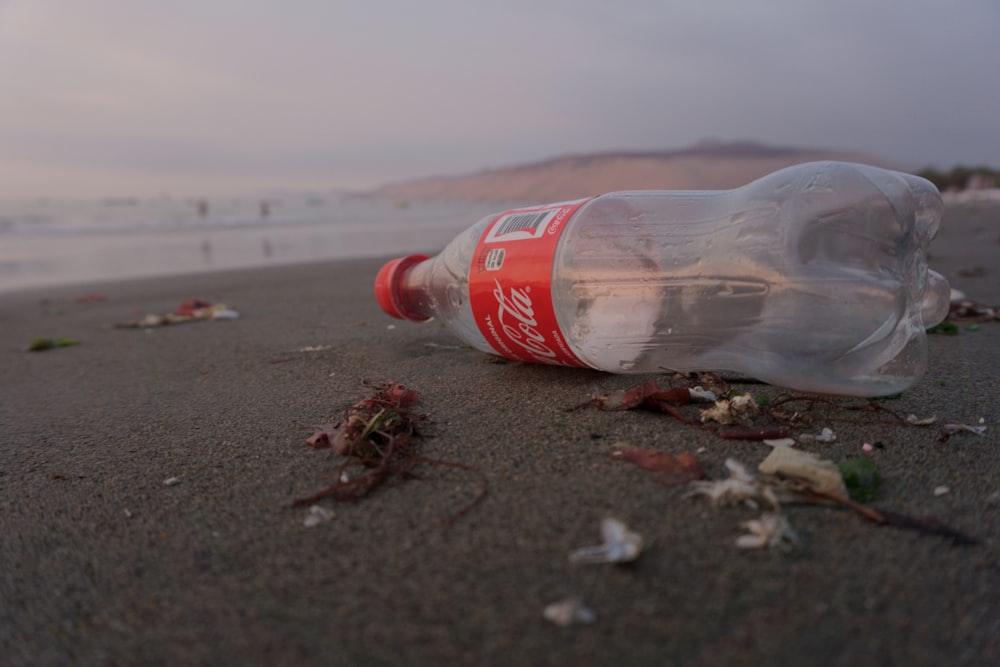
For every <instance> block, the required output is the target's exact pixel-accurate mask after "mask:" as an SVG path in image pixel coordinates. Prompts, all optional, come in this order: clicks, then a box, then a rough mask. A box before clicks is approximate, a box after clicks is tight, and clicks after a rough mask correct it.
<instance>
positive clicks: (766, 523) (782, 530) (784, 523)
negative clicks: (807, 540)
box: [736, 512, 801, 549]
mask: <svg viewBox="0 0 1000 667" xmlns="http://www.w3.org/2000/svg"><path fill="white" fill-rule="evenodd" d="M740 528H742V529H743V530H745V531H747V534H746V535H740V536H739V537H738V538H736V546H737V547H739V548H740V549H771V548H775V547H787V546H798V545H799V544H800V542H801V540H800V538H799V534H798V533H796V532H795V529H794V528H792V525H791V524H790V523H788V519H786V518H785V517H784V515H782V514H778V513H775V512H765V513H764V514H762V515H761V516H760V518H759V519H748V520H747V521H744V522H742V523H741V524H740Z"/></svg>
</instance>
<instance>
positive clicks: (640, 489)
mask: <svg viewBox="0 0 1000 667" xmlns="http://www.w3.org/2000/svg"><path fill="white" fill-rule="evenodd" d="M997 213H998V209H997V208H995V207H994V208H992V209H990V208H983V207H975V206H970V207H963V208H956V209H953V210H949V217H948V218H946V221H945V227H944V228H943V230H942V233H941V235H940V238H939V241H937V242H935V244H934V246H932V258H933V259H932V266H934V268H937V269H938V270H940V271H942V272H943V273H945V274H946V275H947V276H948V277H949V278H950V279H951V280H952V283H953V286H954V287H957V288H959V289H963V290H965V291H966V292H967V293H968V294H969V296H970V297H973V298H976V299H978V300H980V301H984V302H986V303H988V304H996V303H1000V288H998V284H997V276H998V273H1000V270H998V269H997V268H996V267H998V266H1000V244H998V243H997V240H998V237H1000V224H998V220H1000V216H998V215H997ZM380 265H381V262H380V261H371V260H363V261H362V260H356V261H341V262H336V263H326V264H310V265H302V266H292V267H281V268H269V269H259V270H247V271H235V272H227V273H216V274H211V275H200V276H183V277H176V278H168V279H162V278H161V279H155V280H137V281H131V282H128V283H112V284H102V285H87V286H77V287H73V288H62V289H55V288H49V289H45V290H36V291H26V292H12V293H7V294H3V295H0V330H2V332H3V336H2V346H0V368H2V373H0V395H2V401H0V434H2V441H0V525H2V537H0V545H2V546H0V599H2V605H0V607H2V612H0V613H2V622H0V663H2V664H5V665H61V664H80V665H83V664H87V665H94V664H149V665H157V664H172V665H177V664H185V665H228V664H242V665H291V664H294V665H330V664H358V665H411V664H436V665H440V664H461V665H472V664H476V665H480V664H483V665H565V664H594V665H602V664H605V665H606V664H628V665H644V664H650V665H653V664H676V665H762V664H767V665H800V664H811V665H851V666H852V667H857V666H861V665H886V664H908V665H945V664H947V665H986V664H995V662H993V661H995V660H996V659H997V656H1000V566H998V563H1000V495H998V494H1000V457H998V455H997V425H998V420H1000V409H998V407H997V404H996V401H997V399H996V397H997V395H998V394H1000V382H998V373H997V369H998V368H1000V323H988V324H983V325H982V326H981V327H980V328H979V330H977V331H966V330H962V331H961V332H960V333H959V334H958V335H954V336H945V335H934V336H930V341H929V348H930V369H929V371H928V373H927V375H926V377H925V378H924V380H923V381H921V382H920V383H919V384H918V385H917V386H915V387H914V388H913V389H911V390H909V391H907V392H905V393H904V394H903V395H902V396H901V397H900V398H898V399H896V400H893V401H885V402H884V405H885V406H886V407H889V408H891V409H892V410H894V411H897V412H899V413H901V414H904V415H907V414H911V413H912V414H915V415H917V416H920V417H926V416H931V415H936V416H937V417H939V418H940V419H941V420H943V421H945V422H955V423H964V424H972V425H978V424H979V422H980V420H981V419H982V420H984V421H983V424H984V425H986V426H987V429H988V430H987V432H986V435H985V436H978V435H974V434H972V433H960V434H957V435H954V436H952V437H950V438H948V439H947V440H946V441H941V439H940V435H941V428H940V424H937V425H933V426H928V427H923V428H919V427H908V426H904V425H901V424H899V423H897V422H895V421H893V420H892V418H891V417H890V416H889V415H888V414H887V413H883V412H876V411H870V410H861V411H859V410H849V409H847V406H850V405H858V404H860V403H864V401H857V400H854V401H850V400H836V401H834V402H833V404H828V403H818V404H816V405H814V406H812V407H809V406H808V405H807V404H800V407H801V409H802V410H803V411H804V412H805V413H806V416H807V417H808V418H810V419H812V422H813V423H812V425H811V426H810V427H808V428H803V429H800V431H805V432H818V431H819V430H820V429H821V428H822V427H824V426H828V427H830V428H832V429H833V430H834V431H835V432H836V435H837V440H836V441H835V442H832V443H825V444H821V443H816V444H812V445H809V446H808V447H807V449H809V450H810V451H815V452H818V453H820V454H822V455H823V456H824V457H826V458H829V459H832V460H834V461H842V460H845V459H850V458H855V457H858V456H860V455H862V445H863V443H865V442H868V443H875V444H877V445H878V446H877V447H876V448H875V449H874V450H873V451H872V452H871V453H870V454H867V456H869V457H870V458H871V459H872V460H873V461H874V462H875V463H876V464H877V466H878V469H879V471H880V472H881V475H882V476H883V478H884V482H883V485H882V487H881V488H880V489H879V492H878V496H877V498H876V501H875V503H874V504H876V505H878V506H880V507H885V508H890V509H893V510H895V511H898V512H904V513H907V514H910V515H915V516H922V517H926V516H931V517H934V518H936V519H938V520H940V521H942V522H944V523H946V524H948V525H949V526H952V527H953V528H956V529H958V530H961V531H962V532H964V533H967V534H969V535H971V536H973V537H975V538H977V539H978V540H979V544H978V545H976V546H955V545H953V544H952V543H951V542H950V541H949V540H948V539H945V538H942V537H939V536H932V535H924V534H920V533H917V532H914V531H909V530H903V529H898V528H890V527H880V526H877V525H875V524H872V523H870V522H867V521H865V520H863V519H861V518H860V517H859V516H858V515H856V514H854V513H852V512H849V511H844V510H840V509H835V508H827V507H815V506H791V507H787V508H786V509H785V510H784V512H785V516H786V517H787V518H788V520H789V521H790V522H791V524H792V525H793V526H794V527H795V529H796V530H797V531H798V532H799V534H800V536H801V538H802V543H801V545H800V546H799V547H797V548H794V549H791V550H787V551H784V550H763V551H747V550H741V549H738V548H736V546H735V540H736V538H737V536H739V535H740V534H741V531H740V528H739V524H740V522H742V521H745V520H748V519H753V518H756V517H758V516H759V515H760V511H754V510H752V509H749V508H746V507H721V508H713V507H711V506H710V505H709V504H708V503H707V502H706V501H704V500H702V499H691V498H686V497H685V488H684V487H676V486H674V487H671V486H665V485H663V484H659V483H657V482H655V481H654V480H653V478H652V476H651V474H650V473H649V472H647V471H644V470H641V469H639V468H637V467H634V466H632V465H629V464H627V463H624V462H621V461H616V460H613V459H611V458H610V456H609V453H610V452H611V451H612V450H613V449H614V448H615V447H616V446H617V445H619V444H620V443H623V442H627V443H629V444H631V445H632V446H635V447H644V448H653V449H658V450H661V451H668V452H673V453H680V452H685V451H690V452H694V453H696V455H697V456H698V458H699V459H700V460H701V462H702V465H703V466H704V468H705V470H706V472H707V473H708V474H709V476H710V477H713V478H721V477H724V476H725V467H724V461H725V460H726V458H727V457H734V458H737V459H739V460H741V461H743V462H745V463H746V464H748V465H749V466H751V467H755V466H756V465H757V464H758V463H759V462H760V461H761V460H762V459H763V458H764V457H765V456H766V455H767V454H768V453H769V451H770V448H769V447H768V446H766V445H764V444H761V443H756V442H748V441H730V440H721V439H719V438H717V437H715V436H714V435H712V434H710V433H708V432H705V431H702V430H699V429H696V428H692V427H689V426H685V425H683V424H681V423H679V422H677V421H675V420H674V419H672V418H670V417H669V416H667V415H664V414H656V413H652V412H641V411H634V412H633V411H630V412H601V411H598V410H592V409H583V410H578V411H575V412H567V410H566V409H567V408H569V407H572V406H574V405H577V404H579V403H581V402H583V401H586V400H587V399H588V398H590V397H591V395H592V392H593V391H594V389H595V387H600V388H601V389H602V390H611V389H617V388H624V387H627V386H630V385H632V384H635V383H636V382H638V381H641V380H643V379H646V378H643V377H626V376H611V375H606V374H601V373H597V372H591V371H586V370H574V369H566V368H552V367H541V366H530V365H524V364H519V363H496V362H494V361H492V360H491V358H490V357H488V356H485V355H483V354H480V353H478V352H475V351H473V350H470V349H468V348H467V347H465V346H462V345H460V344H458V343H457V341H456V340H455V339H454V338H453V337H452V336H451V335H450V334H449V333H448V332H447V331H446V330H444V329H442V328H441V327H440V326H439V325H438V324H436V323H433V322H432V323H428V324H424V325H416V324H412V323H405V322H396V321H393V320H391V319H389V318H388V317H386V316H385V315H384V314H382V312H381V311H380V310H379V308H378V306H377V305H376V303H375V300H374V298H373V296H372V290H371V284H372V280H373V278H374V275H375V272H376V271H377V270H378V268H379V267H380ZM977 267H979V268H977ZM88 293H98V294H100V295H102V296H104V297H106V300H95V299H93V298H91V299H90V300H89V301H87V300H85V301H83V302H78V301H76V300H74V297H77V296H80V295H84V294H88ZM195 297H196V298H200V299H205V300H208V301H213V302H224V303H225V304H227V305H229V306H230V307H232V308H234V309H236V310H238V311H239V312H240V314H241V317H240V319H238V320H234V321H218V322H196V323H190V324H183V325H178V326H171V327H164V328H157V329H150V330H148V331H144V330H123V329H115V328H112V327H111V326H110V325H111V324H112V323H114V322H118V321H123V320H130V319H135V318H136V317H138V316H139V314H138V313H140V312H152V313H160V312H167V311H170V310H172V309H173V308H175V307H176V306H177V305H178V304H179V303H180V302H181V301H182V300H184V299H188V298H195ZM61 336H66V337H70V338H73V339H76V340H79V341H80V345H77V346H73V347H67V348H60V349H55V350H51V351H47V352H44V353H27V352H25V351H24V349H25V347H27V345H28V344H29V343H30V342H31V341H32V340H33V339H35V338H38V337H51V338H58V337H61ZM304 348H313V349H312V350H311V351H303V349H304ZM362 378H365V379H369V380H395V381H398V382H401V383H404V384H405V385H407V386H408V387H410V388H412V389H414V390H416V391H417V392H419V394H420V396H421V399H422V402H421V405H420V410H421V411H422V412H423V413H425V414H426V415H427V416H428V420H429V422H428V424H427V426H426V427H425V429H424V431H425V435H424V437H422V438H421V439H420V440H419V444H420V447H421V451H422V452H423V453H424V454H425V455H426V456H428V457H433V458H435V459H442V460H447V461H453V462H458V463H461V464H463V465H466V466H471V467H473V468H475V469H478V470H479V471H481V473H482V475H483V476H484V477H485V479H486V481H487V483H488V495H487V497H486V499H485V500H484V501H483V502H482V503H481V504H479V505H478V506H476V507H474V508H473V509H472V510H471V511H469V512H468V513H467V514H466V515H465V516H464V517H462V518H461V519H459V520H458V521H456V522H455V523H454V524H453V525H451V526H450V527H449V526H447V525H445V524H444V523H443V520H444V519H445V518H447V517H448V516H450V515H451V514H453V513H454V512H456V511H458V510H459V509H461V508H462V507H464V506H465V505H466V504H467V503H469V502H471V501H472V500H474V499H475V498H476V496H477V495H478V494H479V492H480V491H481V489H482V481H481V480H480V479H479V478H478V477H477V476H476V475H475V474H473V473H471V472H469V471H466V470H462V469H457V468H446V467H440V466H430V465H423V466H420V467H418V468H417V473H418V474H419V478H418V479H411V480H408V481H405V482H403V483H398V484H394V485H389V486H384V487H382V488H379V489H377V490H376V491H375V492H374V493H373V494H372V495H371V496H370V497H368V498H366V499H364V500H362V501H360V502H357V503H354V504H346V503H334V502H332V501H324V502H323V503H321V504H322V505H323V506H324V507H326V508H328V509H330V510H332V511H333V512H334V513H335V517H334V518H333V519H332V520H331V521H329V522H326V523H322V524H320V525H318V526H315V527H312V528H307V527H305V526H304V525H303V520H304V519H305V517H306V516H307V514H308V511H307V509H306V508H304V507H297V508H293V507H291V502H292V499H293V498H296V497H301V496H307V495H310V494H312V493H314V492H316V491H319V490H321V489H323V488H325V487H327V486H329V485H330V484H332V483H333V482H334V481H335V479H336V474H337V469H338V466H339V463H340V461H341V457H339V456H338V455H336V454H334V453H332V452H330V451H329V450H311V449H310V448H309V447H307V446H306V442H305V440H306V438H307V437H308V436H309V435H310V434H311V433H312V429H311V428H310V426H311V425H315V424H323V423H329V422H332V421H336V420H337V419H338V417H339V415H340V414H341V412H342V410H343V408H344V407H345V406H347V405H349V404H351V403H353V402H354V401H355V400H357V399H358V398H359V397H361V396H363V395H365V394H366V393H367V391H368V390H366V389H365V388H364V387H363V386H362V385H361V384H360V380H361V379H362ZM666 380H667V378H664V384H665V383H666ZM675 382H676V381H675ZM737 386H738V387H739V388H742V389H745V390H748V391H751V392H752V393H754V394H755V395H758V396H760V395H768V396H770V397H772V399H773V398H774V397H776V396H778V395H779V394H780V393H781V390H779V389H777V388H772V387H767V386H762V385H753V384H747V385H737ZM169 478H177V480H179V481H178V483H176V484H175V485H166V484H165V483H164V482H165V480H167V479H169ZM939 487H947V489H948V490H947V492H942V489H941V488H939ZM936 490H937V491H936ZM608 516H613V517H617V518H619V519H621V520H623V521H624V522H626V523H627V524H628V525H629V526H630V527H631V528H632V529H633V530H635V531H637V532H638V533H640V534H642V536H643V537H644V540H645V544H646V546H645V548H644V550H643V553H642V554H641V556H640V557H639V559H638V560H637V561H636V562H634V563H631V564H628V565H581V564H571V563H570V562H569V560H568V554H569V553H570V552H571V551H572V550H574V549H575V548H577V547H580V546H584V545H589V544H594V543H597V542H599V541H600V539H599V538H600V536H599V524H600V522H601V520H602V519H603V518H605V517H608ZM568 596H580V597H581V598H582V599H583V601H584V602H585V603H586V604H587V605H588V606H589V607H591V608H592V609H593V610H594V612H595V613H596V616H597V620H596V622H594V623H593V624H590V625H578V626H573V627H557V626H555V625H553V624H551V623H549V622H548V621H546V620H545V619H544V618H543V616H542V610H543V608H544V607H545V606H546V605H547V604H549V603H552V602H555V601H558V600H561V599H563V598H566V597H568Z"/></svg>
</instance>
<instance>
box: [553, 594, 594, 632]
mask: <svg viewBox="0 0 1000 667" xmlns="http://www.w3.org/2000/svg"><path fill="white" fill-rule="evenodd" d="M542 616H544V617H545V620H547V621H551V622H552V623H555V624H556V625H558V626H559V627H561V628H566V627H569V626H571V625H587V624H590V623H593V622H595V621H596V620H597V614H595V613H594V610H593V609H591V608H590V607H588V606H587V605H585V604H583V600H581V599H580V598H578V597H569V598H566V599H565V600H560V601H558V602H553V603H552V604H550V605H547V606H546V607H545V609H544V610H543V611H542Z"/></svg>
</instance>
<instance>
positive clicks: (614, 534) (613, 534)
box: [569, 518, 642, 563]
mask: <svg viewBox="0 0 1000 667" xmlns="http://www.w3.org/2000/svg"><path fill="white" fill-rule="evenodd" d="M601 537H602V538H603V539H604V542H603V543H602V544H598V545H595V546H589V547H581V548H579V549H577V550H576V551H574V552H572V553H571V554H570V555H569V561H570V562H571V563H629V562H631V561H634V560H635V559H636V558H638V557H639V553H640V552H641V551H642V536H641V535H639V534H638V533H634V532H632V531H631V530H629V529H628V526H626V525H625V524H624V523H622V522H621V521H619V520H618V519H613V518H607V519H604V520H603V521H601Z"/></svg>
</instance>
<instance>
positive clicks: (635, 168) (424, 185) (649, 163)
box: [372, 141, 907, 204]
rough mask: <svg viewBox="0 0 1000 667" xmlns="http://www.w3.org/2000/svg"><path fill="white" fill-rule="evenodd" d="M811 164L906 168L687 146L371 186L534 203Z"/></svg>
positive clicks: (383, 192) (683, 186)
mask: <svg viewBox="0 0 1000 667" xmlns="http://www.w3.org/2000/svg"><path fill="white" fill-rule="evenodd" d="M813 160H842V161H845V162H862V163H865V164H871V165H875V166H879V167H886V168H890V169H900V170H907V167H905V166H902V165H900V164H897V163H893V162H891V161H889V160H884V159H881V158H877V157H874V156H871V155H864V154H861V153H852V152H845V151H835V150H827V149H822V148H787V147H775V146H765V145H761V144H757V143H754V142H749V141H737V142H718V141H702V142H700V143H698V144H696V145H694V146H692V147H690V148H683V149H679V150H664V151H627V152H611V153H595V154H589V155H568V156H565V157H557V158H552V159H549V160H544V161H542V162H535V163H531V164H523V165H515V166H511V167H502V168H499V169H489V170H485V171H480V172H477V173H473V174H467V175H460V176H439V177H430V178H422V179H418V180H413V181H408V182H404V183H396V184H391V185H386V186H384V187H381V188H378V189H377V190H376V191H375V192H374V193H372V194H374V195H376V196H379V197H385V198H391V199H394V200H396V201H428V200H434V201H484V202H517V203H524V204H528V203H536V202H551V201H560V200H564V199H576V198H578V197H586V196H589V195H594V194H601V193H604V192H612V191H615V190H706V189H708V190H714V189H728V188H735V187H739V186H741V185H745V184H746V183H749V182H750V181H752V180H754V179H756V178H759V177H761V176H764V175H765V174H768V173H770V172H772V171H775V170H778V169H781V168H783V167H787V166H790V165H793V164H798V163H801V162H811V161H813Z"/></svg>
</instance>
